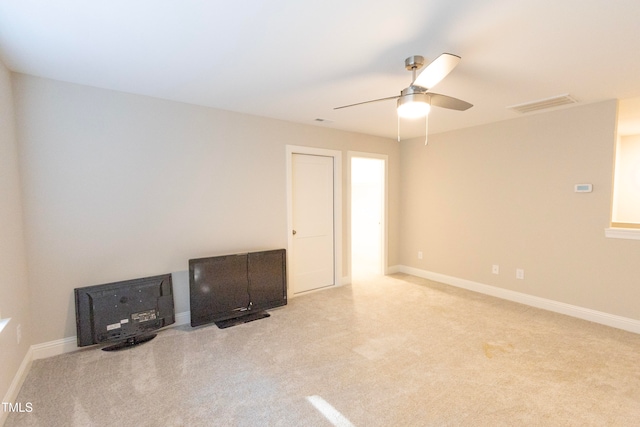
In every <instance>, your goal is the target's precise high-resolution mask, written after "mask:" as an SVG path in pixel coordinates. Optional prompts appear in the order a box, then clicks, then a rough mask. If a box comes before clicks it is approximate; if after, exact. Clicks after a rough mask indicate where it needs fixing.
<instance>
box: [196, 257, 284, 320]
mask: <svg viewBox="0 0 640 427" xmlns="http://www.w3.org/2000/svg"><path fill="white" fill-rule="evenodd" d="M189 297H190V308H191V326H194V327H195V326H201V325H205V324H208V323H212V322H213V323H215V324H216V325H217V326H218V327H219V328H226V327H229V326H233V325H236V324H239V323H245V322H247V321H251V320H257V319H260V318H264V317H269V314H268V313H266V312H265V310H267V309H271V308H276V307H280V306H283V305H286V304H287V270H286V251H285V249H275V250H269V251H261V252H250V253H241V254H233V255H221V256H213V257H207V258H198V259H190V260H189Z"/></svg>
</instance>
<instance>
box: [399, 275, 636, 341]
mask: <svg viewBox="0 0 640 427" xmlns="http://www.w3.org/2000/svg"><path fill="white" fill-rule="evenodd" d="M390 270H394V271H397V272H400V273H406V274H411V275H413V276H417V277H422V278H424V279H429V280H433V281H436V282H440V283H444V284H447V285H451V286H456V287H458V288H463V289H467V290H470V291H474V292H479V293H481V294H485V295H491V296H494V297H497V298H501V299H505V300H508V301H514V302H517V303H520V304H525V305H528V306H531V307H537V308H541V309H543V310H548V311H553V312H555V313H560V314H565V315H567V316H571V317H576V318H578V319H583V320H588V321H590V322H595V323H599V324H601V325H607V326H611V327H614V328H618V329H622V330H625V331H629V332H634V333H636V334H640V320H636V319H630V318H628V317H622V316H617V315H615V314H609V313H605V312H602V311H596V310H592V309H589V308H584V307H579V306H575V305H571V304H566V303H563V302H559V301H554V300H550V299H546V298H540V297H536V296H534V295H529V294H524V293H521V292H516V291H511V290H509V289H503V288H498V287H495V286H490V285H485V284H483V283H478V282H473V281H471V280H466V279H460V278H458V277H452V276H447V275H444V274H440V273H434V272H431V271H426V270H421V269H418V268H413V267H408V266H405V265H398V266H394V267H393V268H390Z"/></svg>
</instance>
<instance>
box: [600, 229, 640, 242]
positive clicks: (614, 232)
mask: <svg viewBox="0 0 640 427" xmlns="http://www.w3.org/2000/svg"><path fill="white" fill-rule="evenodd" d="M604 235H605V236H606V237H609V238H612V239H631V240H640V228H619V227H609V228H605V229H604Z"/></svg>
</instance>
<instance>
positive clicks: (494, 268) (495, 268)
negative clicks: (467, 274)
mask: <svg viewBox="0 0 640 427" xmlns="http://www.w3.org/2000/svg"><path fill="white" fill-rule="evenodd" d="M491 272H492V273H493V274H500V266H499V265H498V264H493V266H491Z"/></svg>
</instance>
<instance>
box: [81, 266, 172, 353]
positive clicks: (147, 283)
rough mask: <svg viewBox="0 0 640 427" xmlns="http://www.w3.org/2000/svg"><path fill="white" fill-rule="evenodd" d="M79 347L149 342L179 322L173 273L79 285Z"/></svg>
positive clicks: (129, 344)
mask: <svg viewBox="0 0 640 427" xmlns="http://www.w3.org/2000/svg"><path fill="white" fill-rule="evenodd" d="M74 292H75V302H76V329H77V342H78V347H83V346H87V345H92V344H103V343H116V342H121V343H123V344H124V345H125V346H131V345H135V344H138V343H141V342H145V341H147V340H148V339H150V338H152V337H153V336H155V335H154V334H152V332H153V331H155V330H157V329H160V328H162V327H164V326H167V325H170V324H172V323H174V322H175V313H174V308H173V286H172V280H171V274H164V275H160V276H152V277H145V278H141V279H132V280H125V281H121V282H114V283H106V284H103V285H94V286H87V287H83V288H76V289H75V290H74Z"/></svg>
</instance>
